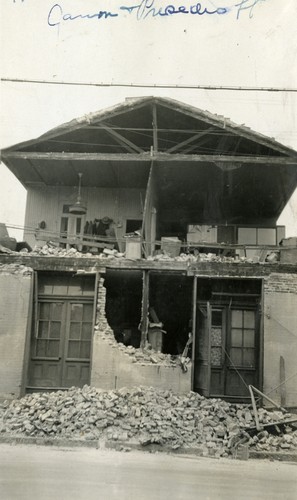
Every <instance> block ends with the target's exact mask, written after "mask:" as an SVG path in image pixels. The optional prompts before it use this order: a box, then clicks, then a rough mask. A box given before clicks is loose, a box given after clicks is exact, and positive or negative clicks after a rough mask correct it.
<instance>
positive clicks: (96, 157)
mask: <svg viewBox="0 0 297 500" xmlns="http://www.w3.org/2000/svg"><path fill="white" fill-rule="evenodd" d="M153 158H154V160H156V161H158V162H168V163H171V162H203V163H205V162H206V163H207V162H215V163H228V162H232V163H248V164H252V163H256V164H259V165H261V164H264V165H265V164H267V165H282V166H283V165H296V166H297V158H293V157H286V156H284V157H279V156H239V155H237V156H232V155H213V154H210V155H200V154H193V155H190V154H188V155H187V154H180V153H177V154H174V155H171V154H168V153H160V152H153ZM7 159H23V160H49V161H53V160H54V161H58V160H61V161H69V160H71V161H113V162H114V161H117V162H134V161H136V162H139V161H143V162H146V161H151V159H152V154H151V152H147V153H146V152H144V153H69V152H65V153H61V152H52V153H45V152H22V151H10V152H6V153H5V154H3V155H2V160H3V161H4V162H5V161H6V160H7Z"/></svg>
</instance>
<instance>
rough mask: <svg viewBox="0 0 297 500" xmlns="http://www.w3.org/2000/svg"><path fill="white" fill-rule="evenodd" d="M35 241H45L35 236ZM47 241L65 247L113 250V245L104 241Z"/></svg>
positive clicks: (52, 239) (67, 239)
mask: <svg viewBox="0 0 297 500" xmlns="http://www.w3.org/2000/svg"><path fill="white" fill-rule="evenodd" d="M36 240H40V241H45V239H44V238H38V236H36ZM47 241H53V242H55V243H65V245H67V244H68V245H81V246H85V247H94V248H109V249H113V248H114V244H111V243H105V242H104V241H102V242H96V241H88V240H81V239H77V238H57V237H55V238H50V237H49V238H48V240H47Z"/></svg>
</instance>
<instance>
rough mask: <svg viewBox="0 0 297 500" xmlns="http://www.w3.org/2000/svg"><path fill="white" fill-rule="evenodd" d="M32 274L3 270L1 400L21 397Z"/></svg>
mask: <svg viewBox="0 0 297 500" xmlns="http://www.w3.org/2000/svg"><path fill="white" fill-rule="evenodd" d="M31 279H32V272H31V270H30V269H28V268H24V266H3V267H2V268H1V266H0V290H1V292H0V293H1V300H0V398H1V399H2V398H14V397H19V396H20V395H21V388H22V382H23V375H24V374H23V370H24V358H25V347H26V336H27V326H28V320H29V314H30V299H31Z"/></svg>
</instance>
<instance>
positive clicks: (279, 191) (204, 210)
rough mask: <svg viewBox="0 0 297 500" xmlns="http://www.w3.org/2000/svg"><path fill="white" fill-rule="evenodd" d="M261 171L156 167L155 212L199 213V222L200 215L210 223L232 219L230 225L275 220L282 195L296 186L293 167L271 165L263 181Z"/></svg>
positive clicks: (203, 166) (254, 167) (249, 166)
mask: <svg viewBox="0 0 297 500" xmlns="http://www.w3.org/2000/svg"><path fill="white" fill-rule="evenodd" d="M263 169H264V170H263ZM265 169H266V167H263V166H260V168H259V165H253V164H245V165H241V166H238V168H236V169H234V170H230V171H224V170H222V169H221V168H219V167H217V166H215V165H213V164H212V163H200V164H199V165H197V164H187V165H182V164H179V163H177V164H174V165H172V164H170V165H169V164H167V165H166V164H165V165H164V164H161V165H160V168H158V165H157V166H156V168H155V169H154V173H155V185H156V189H157V193H158V200H159V210H160V211H161V212H163V213H164V211H167V212H168V213H169V214H172V215H173V216H174V214H175V213H176V212H177V211H178V210H180V211H181V212H184V213H188V214H200V216H199V217H200V221H201V220H202V219H203V215H204V216H205V218H206V219H209V220H210V219H213V220H214V221H219V220H220V221H224V220H228V221H229V222H231V219H232V218H233V219H234V220H233V222H234V223H236V222H237V221H242V220H244V219H245V220H247V219H251V220H252V219H253V220H256V219H258V218H259V216H261V217H262V218H263V219H265V218H277V217H278V215H279V213H280V212H281V211H282V210H283V208H284V206H285V204H286V201H287V198H286V193H288V192H290V191H292V190H293V189H294V186H295V185H296V168H295V167H294V166H283V167H281V168H280V167H279V166H277V165H272V166H270V167H269V175H267V174H266V175H265V179H264V176H263V173H265V172H266V170H265ZM263 182H265V184H264V186H265V189H263ZM235 214H236V216H235V217H234V215H235ZM193 222H197V221H195V220H193Z"/></svg>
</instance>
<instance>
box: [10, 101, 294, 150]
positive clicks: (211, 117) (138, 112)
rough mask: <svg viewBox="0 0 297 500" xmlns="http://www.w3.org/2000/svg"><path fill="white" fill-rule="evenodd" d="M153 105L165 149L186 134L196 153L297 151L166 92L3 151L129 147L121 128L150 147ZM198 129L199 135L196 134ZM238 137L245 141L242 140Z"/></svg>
mask: <svg viewBox="0 0 297 500" xmlns="http://www.w3.org/2000/svg"><path fill="white" fill-rule="evenodd" d="M153 105H154V106H155V107H156V109H157V117H156V120H157V124H156V127H157V131H158V138H159V141H158V142H159V147H158V150H159V151H160V152H168V150H170V149H171V146H172V144H180V143H181V142H183V140H184V141H186V140H187V139H190V138H191V141H190V142H188V144H191V149H190V148H189V147H187V145H184V146H181V147H179V148H178V151H179V152H183V151H185V152H189V151H187V150H190V151H191V153H192V154H193V153H198V152H201V153H203V154H207V153H208V152H209V151H211V152H212V154H213V153H214V152H217V154H228V155H230V154H235V155H240V154H249V155H250V154H255V155H258V154H267V153H270V155H279V154H283V155H294V156H295V157H297V152H296V151H294V150H293V149H291V148H288V147H286V146H284V145H282V144H280V143H278V142H277V141H275V140H274V139H272V138H269V137H266V136H264V135H262V134H260V133H258V132H255V131H252V130H251V129H250V128H248V127H245V126H244V125H238V124H236V123H234V122H232V121H231V120H230V119H228V118H225V117H223V116H221V115H216V114H212V113H210V112H208V111H202V110H201V109H198V108H195V107H193V106H190V105H187V104H184V103H181V102H179V101H176V100H174V99H169V98H163V97H138V98H127V99H126V101H125V102H123V103H120V104H118V105H115V106H113V107H111V108H107V109H103V110H101V111H97V112H94V113H89V114H88V115H84V116H82V117H80V118H76V119H74V120H71V121H70V122H67V123H64V124H62V125H60V126H58V127H55V128H53V129H51V130H50V131H48V132H46V133H45V134H43V135H42V136H40V137H39V138H37V139H33V140H29V141H26V142H22V143H19V144H16V145H14V146H11V147H9V148H6V149H5V150H3V156H4V157H5V156H6V153H9V152H12V151H24V152H25V151H44V152H45V151H47V152H55V151H56V152H62V151H67V150H68V149H69V148H71V151H72V152H75V151H77V152H87V150H88V151H89V152H94V150H96V151H97V152H103V151H104V152H110V153H112V152H114V153H116V152H119V150H121V151H123V152H124V151H127V146H128V142H127V143H126V148H125V147H124V145H123V144H122V145H121V147H120V148H119V142H118V141H116V136H115V135H114V136H113V139H114V140H113V141H111V137H112V131H117V132H118V133H119V134H120V135H121V136H123V137H124V138H126V139H127V141H131V142H132V144H135V147H134V148H133V146H132V149H134V150H135V151H137V150H138V148H140V149H143V150H144V151H147V150H148V149H149V150H150V146H151V145H152V138H153V128H154V127H153V123H152V120H153V117H152V106H153ZM98 132H99V134H98ZM140 132H143V133H142V134H140ZM205 132H207V141H206V138H205V139H204V140H203V141H201V138H202V137H205ZM194 134H195V135H197V137H196V139H194ZM202 134H203V135H202ZM98 135H99V137H98ZM199 135H200V137H199ZM141 136H142V137H141ZM192 138H193V139H194V140H192ZM98 139H102V140H101V141H100V140H98ZM221 139H222V140H221ZM238 139H241V141H243V142H242V143H241V144H240V143H239V142H238ZM220 140H221V144H219V142H220ZM206 144H207V145H206ZM215 145H216V146H217V147H215ZM137 146H138V148H137ZM141 146H142V147H141Z"/></svg>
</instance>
